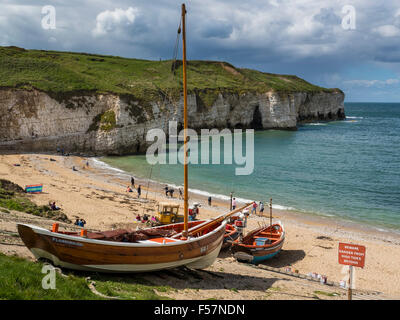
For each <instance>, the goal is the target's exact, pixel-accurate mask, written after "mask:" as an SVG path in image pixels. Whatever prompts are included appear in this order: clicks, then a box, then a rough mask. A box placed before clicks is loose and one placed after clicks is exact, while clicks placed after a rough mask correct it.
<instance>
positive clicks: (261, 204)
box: [259, 201, 264, 215]
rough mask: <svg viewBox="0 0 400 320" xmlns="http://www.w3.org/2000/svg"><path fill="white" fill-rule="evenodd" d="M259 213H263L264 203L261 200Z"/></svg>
mask: <svg viewBox="0 0 400 320" xmlns="http://www.w3.org/2000/svg"><path fill="white" fill-rule="evenodd" d="M259 206H260V214H261V215H262V214H263V213H264V203H263V202H262V201H260V204H259Z"/></svg>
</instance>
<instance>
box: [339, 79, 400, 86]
mask: <svg viewBox="0 0 400 320" xmlns="http://www.w3.org/2000/svg"><path fill="white" fill-rule="evenodd" d="M343 83H344V84H345V85H350V86H356V87H367V88H370V87H385V86H392V85H397V84H399V83H400V79H387V80H346V81H344V82H343Z"/></svg>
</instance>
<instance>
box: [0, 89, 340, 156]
mask: <svg viewBox="0 0 400 320" xmlns="http://www.w3.org/2000/svg"><path fill="white" fill-rule="evenodd" d="M343 101H344V95H343V93H342V92H340V91H337V92H318V93H305V92H296V93H277V92H272V91H271V92H266V93H262V94H260V93H246V94H242V95H238V94H231V93H223V94H218V96H217V98H216V100H215V101H214V102H213V104H212V106H206V105H205V104H204V103H203V102H202V101H201V99H200V98H199V96H198V95H195V94H191V95H189V96H188V119H189V127H190V128H193V129H202V128H204V129H212V128H217V129H222V128H229V129H232V128H255V129H272V128H275V129H277V128H278V129H296V126H297V125H298V124H299V123H302V122H307V121H315V120H335V119H343V118H344V105H343ZM171 120H177V121H178V123H180V124H181V123H182V122H183V101H182V98H181V100H180V101H179V103H167V104H165V105H164V104H163V103H161V102H156V101H154V102H152V103H150V104H149V105H145V106H143V105H140V102H139V101H137V100H135V98H133V97H129V96H126V95H122V96H119V95H116V94H87V95H76V96H71V97H68V98H64V99H60V98H57V99H54V98H52V97H51V96H50V95H48V94H46V93H44V92H40V91H37V90H30V91H28V90H20V89H1V90H0V150H3V151H6V150H10V151H12V150H13V151H54V150H56V148H57V147H59V148H63V149H64V150H65V151H66V152H83V153H87V154H127V153H135V152H141V151H144V150H145V148H146V146H147V144H146V133H147V131H148V130H150V129H153V128H162V129H164V130H165V132H166V133H167V128H168V122H169V121H171Z"/></svg>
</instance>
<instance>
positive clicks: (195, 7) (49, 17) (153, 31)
mask: <svg viewBox="0 0 400 320" xmlns="http://www.w3.org/2000/svg"><path fill="white" fill-rule="evenodd" d="M185 3H186V8H187V57H188V59H189V60H190V59H200V60H222V61H227V62H229V63H231V64H233V65H235V66H236V67H243V68H252V69H257V70H260V71H265V72H272V73H281V74H295V75H297V76H299V77H301V78H303V79H305V80H307V81H309V82H311V83H313V84H316V85H320V86H323V87H328V88H340V89H342V90H343V91H344V93H345V95H346V98H345V101H346V102H367V101H370V102H400V90H399V89H400V1H399V0H385V1H373V0H318V1H317V0H246V1H243V0H213V1H212V0H187V1H186V2H185ZM181 4H182V0H180V1H176V0H151V1H149V0H112V1H109V0H45V1H42V0H13V1H12V0H0V30H1V33H0V45H1V46H19V47H23V48H27V49H42V50H59V51H76V52H88V53H98V54H107V55H115V56H122V57H128V58H142V59H152V60H159V59H171V58H172V56H173V50H174V46H175V41H176V33H177V29H178V25H179V21H180V11H181Z"/></svg>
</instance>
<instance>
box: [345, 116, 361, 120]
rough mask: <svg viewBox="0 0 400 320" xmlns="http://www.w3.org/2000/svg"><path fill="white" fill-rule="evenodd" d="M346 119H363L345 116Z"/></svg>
mask: <svg viewBox="0 0 400 320" xmlns="http://www.w3.org/2000/svg"><path fill="white" fill-rule="evenodd" d="M346 119H364V117H353V116H346Z"/></svg>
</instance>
